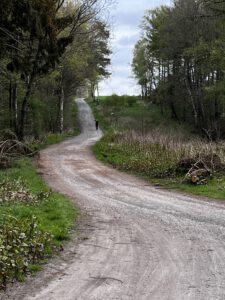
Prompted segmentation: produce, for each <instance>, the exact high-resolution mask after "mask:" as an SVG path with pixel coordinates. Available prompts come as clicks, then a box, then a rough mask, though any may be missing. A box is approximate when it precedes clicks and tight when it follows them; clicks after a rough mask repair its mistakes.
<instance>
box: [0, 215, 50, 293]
mask: <svg viewBox="0 0 225 300" xmlns="http://www.w3.org/2000/svg"><path fill="white" fill-rule="evenodd" d="M51 238H52V236H51V235H50V234H49V233H46V232H42V231H41V230H39V229H38V222H37V219H36V218H35V217H32V218H30V219H26V220H23V221H22V220H18V219H17V218H15V217H13V216H5V217H4V218H3V219H2V220H1V221H0V288H1V289H5V288H6V285H7V283H8V281H9V280H10V279H13V278H15V279H21V278H22V277H23V276H24V275H25V274H26V273H27V272H28V267H29V264H34V263H35V262H37V261H38V260H40V259H43V258H44V253H45V248H46V247H48V246H50V242H51Z"/></svg>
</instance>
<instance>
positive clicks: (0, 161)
mask: <svg viewBox="0 0 225 300" xmlns="http://www.w3.org/2000/svg"><path fill="white" fill-rule="evenodd" d="M35 153H36V152H34V151H33V150H32V149H31V148H30V147H29V146H28V145H26V144H25V143H23V142H20V141H19V140H18V139H17V137H16V135H15V134H14V133H13V132H11V131H9V130H7V131H3V132H0V169H6V168H9V167H10V166H11V163H12V160H13V159H14V158H17V157H20V156H33V155H34V154H35Z"/></svg>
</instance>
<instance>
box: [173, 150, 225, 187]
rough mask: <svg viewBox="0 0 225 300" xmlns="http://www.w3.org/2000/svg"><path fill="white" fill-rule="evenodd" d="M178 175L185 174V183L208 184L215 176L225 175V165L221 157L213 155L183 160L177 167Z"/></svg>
mask: <svg viewBox="0 0 225 300" xmlns="http://www.w3.org/2000/svg"><path fill="white" fill-rule="evenodd" d="M175 172H176V174H185V177H184V182H190V183H192V184H197V185H199V184H206V183H207V181H208V179H210V178H212V177H213V176H215V175H224V174H225V164H224V163H222V161H221V159H220V157H219V156H218V155H217V154H215V153H213V154H211V155H198V156H196V157H195V158H187V159H182V160H181V161H180V162H179V163H178V164H177V166H176V169H175Z"/></svg>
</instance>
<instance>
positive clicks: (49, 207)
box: [0, 158, 79, 245]
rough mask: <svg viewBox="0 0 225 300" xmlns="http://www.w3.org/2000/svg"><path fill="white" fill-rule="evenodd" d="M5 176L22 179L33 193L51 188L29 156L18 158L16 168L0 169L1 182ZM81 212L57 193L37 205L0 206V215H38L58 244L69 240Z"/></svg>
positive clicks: (42, 227)
mask: <svg viewBox="0 0 225 300" xmlns="http://www.w3.org/2000/svg"><path fill="white" fill-rule="evenodd" d="M5 178H8V179H9V180H13V179H18V178H21V179H22V180H24V181H25V182H26V185H27V187H28V188H29V189H30V190H31V192H33V193H34V194H38V193H40V192H49V191H50V189H49V187H48V186H47V185H46V184H45V182H44V181H43V180H42V179H41V177H40V176H39V175H38V174H37V172H36V166H35V163H34V161H32V160H31V159H29V158H23V159H20V160H18V161H16V162H15V164H14V166H13V168H11V169H8V170H7V171H0V181H2V180H4V179H5ZM78 213H79V210H78V208H77V207H76V206H75V205H74V204H73V203H72V202H71V200H70V199H68V198H67V197H65V196H63V195H61V194H59V193H54V192H53V193H52V194H51V196H50V198H49V199H48V200H46V201H42V202H40V204H38V205H35V206H33V205H27V204H22V203H13V204H3V205H1V206H0V218H1V217H2V216H3V215H4V214H7V215H12V216H15V217H16V218H17V219H26V218H28V217H31V216H36V217H37V219H38V221H39V226H40V229H42V230H43V231H47V232H49V233H51V234H52V235H53V241H54V243H55V244H56V245H57V244H60V243H61V242H62V241H63V240H67V239H69V232H70V230H71V228H72V227H74V224H75V220H76V218H77V216H78Z"/></svg>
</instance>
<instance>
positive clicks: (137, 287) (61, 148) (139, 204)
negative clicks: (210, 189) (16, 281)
mask: <svg viewBox="0 0 225 300" xmlns="http://www.w3.org/2000/svg"><path fill="white" fill-rule="evenodd" d="M77 102H78V105H79V108H80V116H81V120H82V130H83V131H82V134H81V135H80V136H79V137H76V138H74V139H71V140H68V141H65V142H63V143H61V144H58V145H55V146H52V147H49V148H48V149H46V150H44V151H42V153H41V158H40V161H41V165H42V171H43V173H44V177H45V179H46V180H47V182H48V183H49V184H50V186H52V187H53V188H54V189H56V190H58V191H61V192H63V193H66V194H68V195H70V196H71V197H72V198H75V199H76V201H78V203H79V204H80V206H81V207H83V208H84V209H85V210H87V212H88V213H89V214H90V215H91V221H89V223H88V224H84V225H83V227H84V228H82V226H80V228H79V230H80V232H82V230H83V232H84V233H85V236H83V241H82V242H80V243H79V244H78V245H77V243H75V245H73V244H72V243H71V245H70V246H69V249H67V250H66V251H65V253H64V255H63V256H62V257H61V258H56V259H55V261H54V259H53V262H52V263H51V264H50V265H48V266H47V267H46V269H45V271H44V272H42V273H41V274H40V275H39V276H38V277H37V278H36V279H34V280H32V282H31V283H29V287H27V285H26V284H25V285H24V286H22V287H20V289H19V290H14V291H13V292H11V295H10V296H9V298H10V299H26V300H28V299H35V300H40V299H43V300H48V299H52V300H53V299H54V300H76V299H77V300H106V299H107V300H112V299H113V300H115V299H118V300H127V299H134V300H154V299H157V300H161V299H178V300H180V299H204V300H206V299H213V300H214V299H225V206H224V205H223V204H222V203H221V204H220V203H219V202H210V201H204V200H198V199H193V198H191V197H186V196H183V195H178V194H176V193H172V192H168V191H162V190H159V189H156V188H153V187H151V186H148V185H147V184H146V183H145V182H144V181H142V180H139V179H136V178H134V177H131V176H128V175H126V174H122V173H119V172H117V171H116V170H112V169H110V168H108V167H106V166H104V165H103V164H102V163H100V162H98V161H96V160H95V158H94V157H93V155H92V154H91V151H90V145H92V144H93V143H94V142H96V141H97V140H98V139H99V138H100V137H101V133H100V132H96V131H95V129H94V120H93V117H92V115H91V112H90V109H89V107H88V105H87V104H86V103H85V102H84V101H83V100H82V99H78V100H77ZM88 232H89V233H88ZM86 236H87V237H88V239H86V238H85V237H86ZM13 293H14V294H13Z"/></svg>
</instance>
